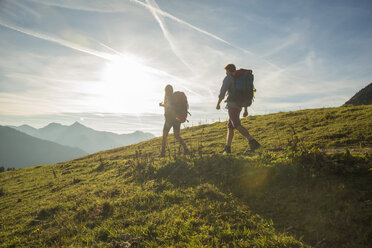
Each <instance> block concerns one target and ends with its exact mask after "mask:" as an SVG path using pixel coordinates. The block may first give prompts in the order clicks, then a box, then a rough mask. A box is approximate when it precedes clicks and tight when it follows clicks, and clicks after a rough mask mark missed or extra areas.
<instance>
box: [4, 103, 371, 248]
mask: <svg viewBox="0 0 372 248" xmlns="http://www.w3.org/2000/svg"><path fill="white" fill-rule="evenodd" d="M371 116H372V105H370V106H356V107H352V106H345V107H338V108H322V109H310V110H300V111H294V112H283V113H275V114H269V115H259V116H248V117H246V118H244V119H242V123H243V125H244V126H246V127H247V128H248V130H249V131H250V133H251V134H252V135H253V136H254V137H255V138H256V139H257V140H258V141H259V142H260V143H261V144H262V147H263V148H261V149H260V150H258V151H257V152H255V153H252V154H244V151H245V149H246V148H247V141H246V139H245V138H242V137H241V136H240V135H239V134H236V136H235V138H234V142H233V146H232V154H231V155H221V154H220V151H221V150H222V149H223V146H224V143H225V137H226V122H216V123H213V124H206V125H198V126H194V127H187V128H184V129H182V130H181V135H182V137H183V138H184V139H185V141H186V143H187V145H188V146H189V147H190V149H191V150H192V154H191V155H190V156H184V155H183V154H182V150H181V149H180V146H179V144H178V143H177V142H176V141H175V139H174V138H173V137H172V136H170V137H169V139H168V149H167V154H166V157H165V158H158V155H159V153H160V144H161V138H160V137H158V138H154V139H152V140H149V141H145V142H142V143H139V144H135V145H131V146H126V147H120V148H117V149H113V150H107V151H101V152H99V153H95V154H92V155H88V156H86V157H82V158H79V159H76V160H72V161H68V162H64V163H58V164H55V165H39V166H34V167H29V168H23V169H18V170H14V171H7V172H3V173H0V247H256V248H259V247H291V248H295V247H324V248H325V247H350V248H351V247H366V248H367V247H371V244H372V153H371V151H372V117H371ZM20 156H22V155H21V154H20Z"/></svg>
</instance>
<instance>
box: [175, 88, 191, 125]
mask: <svg viewBox="0 0 372 248" xmlns="http://www.w3.org/2000/svg"><path fill="white" fill-rule="evenodd" d="M172 100H173V101H172V104H173V106H172V108H173V110H174V113H175V115H176V120H177V121H178V122H180V123H184V122H185V121H187V114H190V113H189V111H188V110H189V104H188V102H187V97H186V95H185V93H183V92H181V91H175V92H174V93H173V99H172Z"/></svg>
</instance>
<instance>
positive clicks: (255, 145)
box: [245, 139, 261, 153]
mask: <svg viewBox="0 0 372 248" xmlns="http://www.w3.org/2000/svg"><path fill="white" fill-rule="evenodd" d="M248 143H249V147H250V149H247V150H245V153H250V152H254V151H255V150H257V149H258V148H260V147H261V144H260V143H258V141H257V140H255V139H253V140H250V141H248Z"/></svg>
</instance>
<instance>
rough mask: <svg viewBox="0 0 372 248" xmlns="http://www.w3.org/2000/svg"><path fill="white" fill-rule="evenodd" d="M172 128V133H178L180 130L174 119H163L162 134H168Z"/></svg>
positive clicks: (179, 124) (179, 125)
mask: <svg viewBox="0 0 372 248" xmlns="http://www.w3.org/2000/svg"><path fill="white" fill-rule="evenodd" d="M172 127H173V132H179V131H180V130H181V123H180V122H178V121H177V120H174V119H169V118H168V119H167V118H165V123H164V127H163V132H166V133H169V131H170V129H171V128H172Z"/></svg>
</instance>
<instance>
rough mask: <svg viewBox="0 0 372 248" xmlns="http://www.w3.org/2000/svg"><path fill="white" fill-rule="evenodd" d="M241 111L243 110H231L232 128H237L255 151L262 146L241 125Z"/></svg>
mask: <svg viewBox="0 0 372 248" xmlns="http://www.w3.org/2000/svg"><path fill="white" fill-rule="evenodd" d="M240 111H241V109H235V108H231V109H229V116H230V120H231V123H232V126H233V127H235V128H236V129H237V130H238V131H239V132H240V133H241V134H242V135H243V136H244V137H245V138H246V139H247V140H248V143H249V146H250V148H251V150H255V149H257V148H259V147H260V146H261V145H260V144H259V143H258V142H257V141H256V140H255V139H254V138H253V137H252V136H251V135H250V134H249V132H248V130H247V129H246V128H245V127H243V126H242V125H241V122H240Z"/></svg>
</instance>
